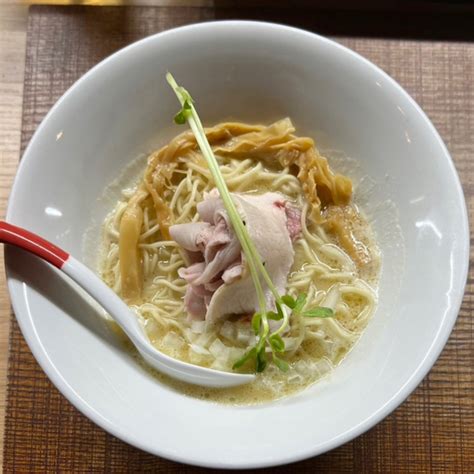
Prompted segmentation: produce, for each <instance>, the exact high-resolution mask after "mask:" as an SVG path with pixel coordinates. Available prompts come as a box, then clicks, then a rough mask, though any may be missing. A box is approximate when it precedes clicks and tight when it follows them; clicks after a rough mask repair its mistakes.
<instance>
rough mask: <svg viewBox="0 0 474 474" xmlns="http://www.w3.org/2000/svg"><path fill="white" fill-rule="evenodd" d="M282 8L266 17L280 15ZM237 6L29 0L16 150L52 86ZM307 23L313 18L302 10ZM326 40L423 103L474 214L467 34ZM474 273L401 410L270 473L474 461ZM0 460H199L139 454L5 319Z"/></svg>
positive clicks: (9, 464)
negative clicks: (58, 382) (160, 34)
mask: <svg viewBox="0 0 474 474" xmlns="http://www.w3.org/2000/svg"><path fill="white" fill-rule="evenodd" d="M280 14H281V13H277V14H276V16H272V15H269V17H268V19H280V20H284V19H282V18H279V17H278V15H280ZM238 16H240V15H239V14H238V11H237V12H236V11H235V9H234V10H233V11H232V10H225V11H223V10H218V9H215V8H183V7H181V8H171V7H170V8H168V7H162V8H149V7H134V8H86V7H73V8H71V7H68V8H64V7H33V8H32V9H31V11H30V15H29V24H28V42H27V55H26V70H25V83H24V102H23V126H22V139H21V141H22V149H24V147H25V145H26V144H27V142H28V140H29V139H30V137H31V135H32V133H33V131H34V130H35V129H36V127H37V126H38V124H39V123H40V121H41V119H42V118H43V117H44V115H45V114H46V112H47V111H48V110H49V108H50V107H51V106H52V105H53V104H54V102H55V101H56V100H57V99H58V98H59V96H60V95H61V94H62V93H63V92H64V91H65V90H66V89H67V88H68V87H69V86H70V85H71V84H72V83H73V82H74V81H75V80H76V79H77V78H78V77H80V76H81V75H82V74H83V73H84V72H86V71H87V70H88V69H89V68H90V67H92V66H93V65H94V64H96V63H97V62H98V61H100V60H101V59H102V58H104V57H105V56H107V55H109V54H111V53H112V52H114V51H115V50H117V49H119V48H121V47H123V46H125V45H126V44H128V43H130V42H132V41H134V40H136V39H139V38H141V37H143V36H146V35H148V34H151V33H155V32H157V31H161V30H163V29H166V28H170V27H172V26H176V25H182V24H186V23H192V22H196V21H202V20H210V19H213V18H215V17H218V18H223V17H238ZM245 16H247V15H245ZM305 26H306V27H307V28H308V29H311V28H313V26H312V25H311V24H310V22H308V21H307V20H305ZM335 39H336V40H337V41H339V42H341V43H342V44H345V45H347V46H349V47H350V48H352V49H354V50H356V51H358V52H360V53H361V54H363V55H364V56H365V57H367V58H368V59H370V60H372V61H373V62H375V63H376V64H378V65H379V66H380V67H382V68H383V69H384V70H385V71H387V72H388V73H389V74H390V75H391V76H392V77H394V78H395V79H396V80H397V81H399V82H400V83H401V84H402V85H403V86H404V87H405V88H406V89H407V90H408V92H409V93H410V94H412V96H413V97H414V98H415V99H416V100H417V101H418V103H419V104H420V105H421V106H422V107H423V108H424V110H425V111H426V112H427V114H428V115H429V117H430V118H431V119H432V121H433V122H434V124H435V126H436V127H437V129H438V130H439V132H440V133H441V135H442V137H443V138H444V140H445V142H446V144H447V145H448V148H449V149H450V151H451V154H452V156H453V159H454V161H455V164H456V167H457V169H458V172H459V173H460V176H461V180H462V183H463V186H464V190H465V193H466V199H467V201H468V206H469V209H470V212H469V215H470V219H471V222H474V219H473V215H472V209H473V207H472V204H473V200H474V137H473V130H474V91H473V84H474V44H469V43H461V42H457V43H454V42H453V43H449V42H432V41H430V42H422V41H400V40H380V39H362V38H342V37H338V38H335ZM471 255H472V254H471ZM471 258H472V257H471ZM473 275H474V274H473V272H472V271H471V272H470V276H469V280H468V285H467V289H466V295H465V298H464V303H463V306H462V308H461V311H460V315H459V318H458V321H457V324H456V327H455V329H454V331H453V333H452V335H451V337H450V339H449V342H448V344H447V346H446V348H445V349H444V351H443V353H442V354H441V357H440V358H439V360H438V362H437V363H436V365H435V367H434V368H433V369H432V371H431V372H430V374H429V375H428V376H427V377H426V378H425V379H424V381H423V382H422V384H421V385H420V386H419V387H418V388H417V390H416V391H415V392H414V393H413V394H412V395H411V396H410V397H409V398H408V400H407V401H406V402H405V403H404V404H403V405H402V406H401V407H400V408H399V409H397V410H396V411H395V412H394V413H393V414H392V415H391V416H389V417H388V418H386V419H385V420H384V421H383V422H381V423H379V424H378V425H377V426H376V427H374V428H373V429H372V430H370V431H369V432H367V433H365V434H364V435H362V436H360V437H359V438H357V439H355V440H354V441H352V442H350V443H347V444H346V445H344V446H342V447H340V448H338V449H336V450H333V451H331V452H330V453H327V454H324V455H321V456H319V457H317V458H313V459H310V460H307V461H304V462H300V463H297V464H294V465H292V466H291V467H281V468H276V469H272V470H268V472H270V471H271V472H276V473H278V472H289V471H293V470H295V471H297V472H308V473H309V472H311V473H312V472H328V473H334V472H358V473H359V472H361V473H363V472H367V473H371V472H383V473H385V472H387V473H389V472H394V473H398V472H400V473H405V472H413V473H425V472H439V473H442V472H443V473H444V472H465V473H468V472H474V323H473V319H472V316H473V291H474V281H473ZM3 466H4V471H5V472H143V471H145V472H155V471H156V472H170V473H178V472H179V473H181V472H183V473H186V472H206V471H207V470H204V469H199V468H193V467H188V466H183V465H180V464H177V463H173V462H170V461H167V460H164V459H160V458H157V457H154V456H151V455H149V454H146V453H143V452H141V451H139V450H137V449H135V448H132V447H130V446H128V445H126V444H124V443H123V442H121V441H119V440H118V439H116V438H114V437H113V436H111V435H109V434H107V433H105V432H104V431H102V430H101V429H100V428H98V427H97V426H95V425H94V424H93V423H92V422H90V421H89V420H88V419H87V418H85V417H84V416H83V415H81V414H80V413H79V412H78V411H77V410H76V409H75V408H74V407H72V405H71V404H70V403H69V402H68V401H67V400H66V399H65V398H64V397H63V396H62V395H61V394H60V393H59V392H58V391H57V390H56V388H55V387H54V386H52V384H51V383H50V382H49V380H48V379H47V378H46V376H45V375H44V373H43V372H42V370H41V369H40V368H39V367H38V365H37V364H36V362H35V360H34V359H33V357H32V355H31V353H30V351H29V349H28V347H27V345H26V343H25V342H24V340H23V338H22V336H21V334H20V332H19V329H18V326H17V324H16V322H15V321H14V319H13V320H12V324H11V334H10V355H9V368H8V398H7V413H6V424H5V441H4V464H3ZM259 472H266V471H265V470H263V471H259Z"/></svg>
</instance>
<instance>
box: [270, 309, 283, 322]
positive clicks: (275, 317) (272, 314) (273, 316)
mask: <svg viewBox="0 0 474 474" xmlns="http://www.w3.org/2000/svg"><path fill="white" fill-rule="evenodd" d="M267 318H268V319H273V321H280V319H282V318H283V315H282V314H280V313H275V311H269V312H268V313H267Z"/></svg>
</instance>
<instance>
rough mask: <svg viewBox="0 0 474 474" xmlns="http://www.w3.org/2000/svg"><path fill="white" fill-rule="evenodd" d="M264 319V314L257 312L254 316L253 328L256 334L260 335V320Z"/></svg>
mask: <svg viewBox="0 0 474 474" xmlns="http://www.w3.org/2000/svg"><path fill="white" fill-rule="evenodd" d="M261 321H262V314H261V313H255V314H254V315H253V317H252V329H253V332H254V333H255V335H256V336H258V334H259V332H260V322H261Z"/></svg>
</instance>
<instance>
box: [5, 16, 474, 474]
mask: <svg viewBox="0 0 474 474" xmlns="http://www.w3.org/2000/svg"><path fill="white" fill-rule="evenodd" d="M228 27H241V28H242V27H252V28H257V29H262V30H263V29H266V30H267V31H269V32H272V33H274V34H280V33H283V34H288V33H289V34H291V35H293V36H299V37H301V38H307V39H311V40H312V41H315V44H316V42H322V43H325V44H327V45H330V46H331V48H333V49H334V50H335V51H338V52H342V53H343V54H345V55H347V56H351V57H352V58H353V59H355V60H357V61H359V62H361V63H363V64H364V65H365V67H367V68H369V69H370V70H371V71H372V72H374V73H376V74H378V75H380V76H381V77H382V78H383V79H384V80H385V81H386V82H387V83H388V84H389V85H390V87H391V88H393V89H395V90H396V91H397V92H398V93H401V94H402V95H403V96H404V97H405V98H406V99H407V100H408V101H409V102H410V104H411V105H412V106H413V107H414V110H415V112H416V113H417V114H418V116H419V117H418V118H419V119H420V120H421V121H422V122H423V123H424V126H426V127H427V129H428V130H429V131H430V132H431V135H432V137H433V141H434V142H436V143H437V145H438V146H439V149H440V152H441V153H442V154H443V155H444V158H445V159H446V160H447V165H448V167H449V170H450V172H451V175H452V178H453V181H452V185H453V189H454V190H455V194H456V198H457V200H458V201H459V203H460V204H461V205H462V209H461V214H462V217H461V220H462V224H463V229H460V235H461V250H460V253H461V254H462V255H464V256H466V257H467V258H464V259H463V260H462V261H461V259H459V261H458V262H457V264H458V266H459V267H460V268H459V270H460V271H461V282H463V283H462V284H461V285H460V286H459V288H457V291H456V292H455V293H453V299H452V302H451V306H450V307H449V308H448V311H447V312H446V314H445V317H444V319H443V320H442V321H441V324H440V327H439V328H438V332H437V334H436V336H435V339H434V340H433V341H432V343H431V346H430V348H429V350H428V352H427V353H426V355H425V357H424V359H423V361H422V362H421V363H420V364H419V365H418V367H416V368H415V369H414V371H413V373H412V375H411V377H410V379H409V380H408V381H407V383H405V385H403V386H402V387H401V388H400V389H399V390H398V391H397V392H396V393H395V394H394V395H393V396H392V398H390V400H389V401H388V402H387V403H386V404H385V405H384V406H383V407H382V408H381V409H379V410H378V411H375V412H374V413H372V415H371V416H369V417H368V418H367V419H365V420H364V421H363V422H362V423H360V424H358V425H356V426H354V427H353V428H351V429H350V430H348V431H346V432H344V433H342V434H340V435H339V436H336V437H335V438H333V439H331V440H329V441H328V442H326V443H323V444H322V445H319V446H318V447H316V448H312V449H311V448H309V449H306V450H304V451H302V452H300V453H298V454H293V455H291V454H287V453H282V455H281V456H279V457H278V458H276V459H275V460H272V461H271V462H268V460H266V461H263V462H250V463H245V462H242V463H240V464H239V465H238V466H234V465H233V464H232V463H220V462H214V461H212V460H209V462H205V463H203V462H200V461H199V462H197V461H196V460H193V459H190V458H188V457H187V456H186V455H180V454H177V453H176V452H164V451H163V450H161V449H160V445H159V444H157V445H156V448H155V449H153V450H150V447H149V446H145V445H144V443H143V442H141V440H140V439H136V438H133V437H131V436H129V435H128V433H126V432H122V431H120V430H119V429H118V428H117V426H115V425H114V424H113V423H111V422H110V421H109V420H108V419H106V418H103V417H101V416H100V415H99V414H98V413H97V412H95V411H94V410H93V409H92V408H91V407H90V406H89V405H88V404H87V403H85V402H84V401H83V400H82V399H81V398H80V397H79V396H78V395H77V393H76V392H75V391H74V390H73V389H72V388H71V387H70V386H69V385H68V383H67V381H66V380H65V379H63V378H62V376H61V374H59V372H58V371H57V370H56V367H55V365H54V363H53V362H52V361H51V360H50V359H49V358H48V357H47V355H46V353H45V352H43V348H42V344H41V341H40V340H39V338H38V337H37V335H36V333H35V331H34V330H30V328H28V327H27V324H26V321H27V320H28V319H30V318H31V313H30V312H29V308H26V312H27V313H28V314H23V310H22V307H21V304H20V302H21V301H22V300H21V298H18V299H17V295H16V292H15V289H14V282H13V279H12V277H11V273H10V269H9V265H8V261H7V260H8V259H6V260H5V270H6V275H7V284H8V289H9V293H10V299H11V303H12V306H13V310H14V313H15V317H16V319H17V322H18V324H19V326H20V329H21V332H22V334H23V337H24V338H25V340H26V342H27V344H28V346H29V348H30V350H31V352H32V353H33V355H34V357H35V359H36V361H37V362H38V363H39V365H40V366H41V368H42V369H43V371H44V372H45V373H46V375H47V376H48V378H49V379H50V380H51V381H52V382H53V384H54V385H55V386H56V387H57V388H58V389H59V391H60V392H61V394H62V395H63V396H65V397H66V399H67V400H68V401H69V402H70V403H71V404H72V405H73V406H74V407H75V408H76V409H78V410H79V411H80V412H81V413H82V414H83V415H85V416H86V417H87V418H89V419H90V420H92V421H93V422H94V423H95V424H96V425H98V426H99V427H101V428H102V429H104V430H105V431H107V432H108V433H110V434H112V435H113V436H115V437H117V438H119V439H121V440H123V441H124V442H126V443H128V444H130V445H132V446H134V447H136V448H139V449H141V450H144V451H147V452H150V453H151V454H154V455H156V456H161V457H164V458H166V459H170V460H172V461H176V462H180V463H185V464H190V465H198V466H203V467H210V468H227V469H237V468H238V469H241V468H244V469H248V468H263V467H272V466H278V465H283V464H289V463H293V462H297V461H301V460H304V459H308V458H311V457H314V456H317V455H320V454H322V453H324V452H327V451H330V450H332V449H334V448H336V447H339V446H341V445H343V444H345V443H347V442H349V441H351V440H353V439H354V438H356V437H358V436H360V435H361V434H363V433H364V432H366V431H367V430H369V429H370V428H372V427H373V426H375V425H376V424H377V423H379V422H380V421H382V420H383V419H384V418H385V417H386V416H388V415H389V414H390V413H391V412H392V411H394V410H395V409H396V408H398V406H399V405H400V404H402V403H403V402H404V401H405V399H406V398H407V397H408V396H409V395H410V394H411V393H412V392H413V391H414V390H415V388H416V387H417V386H418V385H419V384H420V383H421V381H422V379H423V378H424V377H425V376H426V375H427V373H428V372H429V371H430V369H431V368H432V367H433V365H434V364H435V362H436V360H437V359H438V357H439V355H440V353H441V351H442V350H443V348H444V347H445V345H446V342H447V340H448V338H449V336H450V334H451V332H452V329H453V327H454V324H455V322H456V319H457V316H458V313H459V309H460V307H461V304H462V300H463V296H464V290H465V285H466V281H467V276H468V269H469V249H470V234H469V221H468V213H467V206H466V201H465V197H464V193H463V189H462V186H461V182H460V179H459V175H458V173H457V171H456V168H455V166H454V162H453V160H452V158H451V156H450V154H449V151H448V149H447V147H446V145H445V144H444V142H443V140H442V138H441V137H440V135H439V134H438V132H437V130H436V128H435V127H434V125H433V124H432V122H431V121H430V119H429V118H428V117H427V115H426V114H425V112H424V111H423V110H422V109H421V107H420V106H419V105H418V104H417V103H416V101H415V100H414V99H413V98H412V97H411V96H410V94H409V93H408V92H407V91H406V90H405V89H404V88H403V87H402V86H401V85H400V84H398V82H396V81H395V80H394V79H392V78H391V77H390V76H389V75H388V74H387V73H386V72H385V71H383V70H382V69H381V68H379V67H378V66H376V65H375V64H374V63H372V62H371V61H369V60H368V59H366V58H364V57H363V56H361V55H360V54H359V53H356V52H355V51H353V50H351V49H350V48H348V47H346V46H343V45H342V44H339V43H337V42H336V41H334V40H332V39H329V38H326V37H324V36H321V35H319V34H317V33H313V32H312V31H308V30H304V29H301V28H296V27H292V26H287V25H284V24H279V23H272V22H265V21H249V20H220V21H206V22H200V23H193V24H189V25H185V26H180V27H176V28H171V29H169V30H165V31H162V32H159V33H156V34H153V35H150V36H147V37H145V38H142V39H140V40H138V41H135V42H133V43H131V44H129V45H127V46H125V47H124V48H122V49H120V50H118V51H116V52H115V53H113V54H111V55H110V56H108V57H106V58H104V59H103V60H102V61H100V62H99V63H98V64H96V65H95V66H93V67H92V68H91V69H89V70H88V71H87V72H86V73H85V74H84V75H83V76H82V77H80V78H79V79H78V80H77V81H76V82H74V84H72V86H71V87H69V89H68V90H67V91H66V92H65V93H64V94H63V95H62V96H61V97H60V98H59V99H58V100H57V101H56V103H55V104H54V105H53V107H52V108H51V109H50V110H49V111H48V113H47V114H46V116H45V117H44V118H43V119H42V121H41V123H40V125H39V126H38V128H37V129H36V131H35V132H34V134H33V136H32V138H31V139H30V142H29V144H28V146H27V147H26V149H25V151H24V153H23V156H22V159H21V160H20V164H19V166H18V169H17V172H16V175H15V178H14V182H13V185H12V188H11V192H10V197H9V200H8V206H7V212H6V220H7V221H12V222H14V221H15V218H14V204H13V203H14V202H15V201H16V198H17V195H18V194H19V192H20V184H21V181H22V176H23V174H24V173H25V172H26V171H25V170H26V168H27V164H28V162H29V161H30V160H31V159H32V158H31V155H32V153H33V150H34V148H35V144H36V141H37V139H38V137H39V136H40V135H41V134H42V132H43V129H44V128H45V127H46V124H47V123H48V121H49V120H50V118H51V116H53V115H54V114H55V112H56V110H57V109H58V108H59V107H61V105H62V103H63V101H64V100H65V98H66V97H67V96H68V95H69V94H70V93H71V91H72V90H73V89H75V88H77V87H78V86H80V85H82V84H83V83H86V82H87V81H90V80H92V79H93V78H94V76H95V75H96V74H98V73H99V72H100V70H101V69H102V68H103V67H104V66H107V65H108V64H109V63H113V62H115V61H117V60H120V59H121V58H122V56H124V55H127V54H129V53H130V51H133V50H134V49H136V48H141V47H142V46H143V45H145V44H147V43H150V42H153V41H156V40H157V39H166V38H167V37H168V36H174V35H179V34H181V33H182V32H187V31H190V30H194V31H195V32H196V33H199V31H201V30H207V29H213V28H228ZM19 314H22V316H21V317H18V316H17V315H19Z"/></svg>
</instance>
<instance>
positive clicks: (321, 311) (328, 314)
mask: <svg viewBox="0 0 474 474" xmlns="http://www.w3.org/2000/svg"><path fill="white" fill-rule="evenodd" d="M303 316H304V317H305V318H332V317H333V316H334V311H333V310H332V309H331V308H325V307H323V306H320V307H318V308H314V309H310V310H308V311H305V312H304V313H303Z"/></svg>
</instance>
